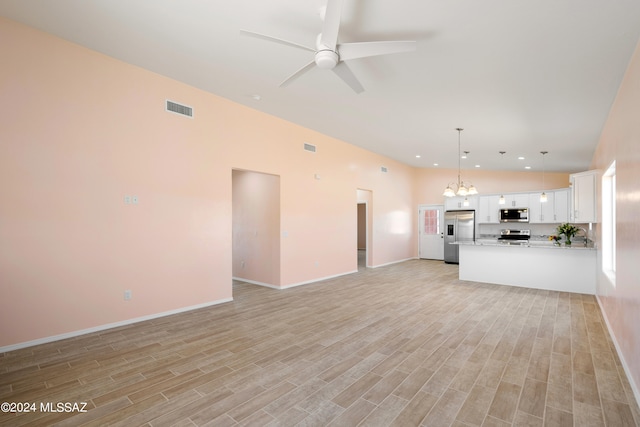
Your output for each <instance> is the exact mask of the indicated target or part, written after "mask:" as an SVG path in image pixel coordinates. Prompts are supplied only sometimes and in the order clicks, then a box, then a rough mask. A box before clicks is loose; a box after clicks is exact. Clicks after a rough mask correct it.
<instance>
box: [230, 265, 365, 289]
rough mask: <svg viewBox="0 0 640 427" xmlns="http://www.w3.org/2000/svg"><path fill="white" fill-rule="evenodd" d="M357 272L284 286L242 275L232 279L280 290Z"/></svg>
mask: <svg viewBox="0 0 640 427" xmlns="http://www.w3.org/2000/svg"><path fill="white" fill-rule="evenodd" d="M357 272H358V270H353V271H347V272H346V273H340V274H334V275H332V276H325V277H319V278H317V279H313V280H307V281H304V282H298V283H291V284H289V285H284V286H275V285H271V284H269V283H264V282H258V281H256V280H249V279H243V278H242V277H233V280H239V281H241V282H246V283H251V284H252V285H258V286H265V287H267V288H272V289H280V290H282V289H289V288H295V287H296V286H302V285H309V284H311V283H316V282H322V281H323V280H329V279H335V278H336V277H340V276H346V275H347V274H353V273H357Z"/></svg>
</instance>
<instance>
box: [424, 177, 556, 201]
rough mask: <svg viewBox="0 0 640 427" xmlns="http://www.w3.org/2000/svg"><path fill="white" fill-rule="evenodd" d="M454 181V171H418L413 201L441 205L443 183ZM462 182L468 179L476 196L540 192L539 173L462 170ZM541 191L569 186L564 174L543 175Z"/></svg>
mask: <svg viewBox="0 0 640 427" xmlns="http://www.w3.org/2000/svg"><path fill="white" fill-rule="evenodd" d="M457 178H458V170H457V169H436V168H429V169H419V170H418V172H417V185H416V187H415V191H416V193H415V200H417V203H418V204H437V205H438V204H443V203H444V196H442V192H443V191H444V189H445V187H446V186H447V184H449V183H451V182H455V181H456V180H457ZM462 179H463V180H465V181H466V180H470V181H471V182H472V183H473V185H475V186H476V188H477V189H478V191H479V192H480V194H492V193H517V192H526V191H536V190H542V189H543V188H542V173H540V172H529V171H525V172H507V171H483V170H471V171H465V170H463V171H462ZM544 183H545V184H544V187H545V188H544V189H545V190H551V189H556V188H567V187H569V174H568V173H545V175H544Z"/></svg>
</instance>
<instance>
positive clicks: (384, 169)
mask: <svg viewBox="0 0 640 427" xmlns="http://www.w3.org/2000/svg"><path fill="white" fill-rule="evenodd" d="M380 170H381V171H382V172H384V173H387V172H389V169H387V167H386V166H380Z"/></svg>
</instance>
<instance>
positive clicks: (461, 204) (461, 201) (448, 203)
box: [444, 196, 478, 211]
mask: <svg viewBox="0 0 640 427" xmlns="http://www.w3.org/2000/svg"><path fill="white" fill-rule="evenodd" d="M465 199H466V200H467V203H468V205H467V206H465ZM444 209H445V210H446V211H454V210H460V209H470V210H475V209H478V196H467V197H462V196H455V197H445V199H444Z"/></svg>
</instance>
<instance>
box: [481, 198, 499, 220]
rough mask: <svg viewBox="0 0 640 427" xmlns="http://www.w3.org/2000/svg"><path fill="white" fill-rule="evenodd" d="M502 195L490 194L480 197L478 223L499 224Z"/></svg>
mask: <svg viewBox="0 0 640 427" xmlns="http://www.w3.org/2000/svg"><path fill="white" fill-rule="evenodd" d="M499 200H500V196H497V195H489V196H480V197H478V215H477V218H478V224H482V223H484V224H499V223H500V216H499V215H498V212H499V211H500V205H499V204H498V201H499Z"/></svg>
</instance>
